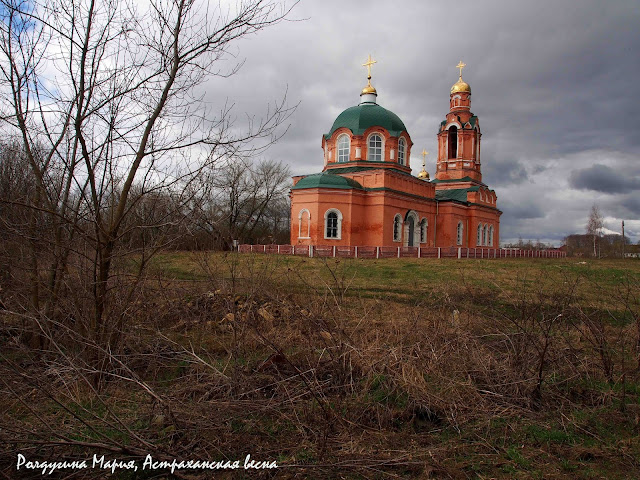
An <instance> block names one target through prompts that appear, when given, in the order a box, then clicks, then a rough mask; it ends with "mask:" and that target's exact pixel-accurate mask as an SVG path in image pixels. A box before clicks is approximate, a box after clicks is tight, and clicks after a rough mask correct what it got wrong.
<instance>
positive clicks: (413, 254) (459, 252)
mask: <svg viewBox="0 0 640 480" xmlns="http://www.w3.org/2000/svg"><path fill="white" fill-rule="evenodd" d="M238 252H240V253H272V254H279V255H298V256H304V257H333V258H487V259H491V258H565V257H566V256H567V253H566V252H563V251H560V250H520V249H514V248H466V247H464V248H463V247H369V246H353V247H352V246H339V245H238Z"/></svg>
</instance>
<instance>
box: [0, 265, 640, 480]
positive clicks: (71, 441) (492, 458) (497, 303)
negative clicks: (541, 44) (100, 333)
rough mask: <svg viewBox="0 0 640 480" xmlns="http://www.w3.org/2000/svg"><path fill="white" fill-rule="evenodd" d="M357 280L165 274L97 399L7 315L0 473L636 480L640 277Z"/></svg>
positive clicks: (379, 271) (525, 272)
mask: <svg viewBox="0 0 640 480" xmlns="http://www.w3.org/2000/svg"><path fill="white" fill-rule="evenodd" d="M368 262H369V263H367V262H366V261H360V262H357V261H335V260H333V259H332V260H328V261H322V260H310V259H299V258H282V257H268V256H266V257H265V256H259V257H252V256H235V255H195V256H189V257H188V262H185V261H184V256H183V254H175V255H171V256H166V257H164V258H161V261H160V262H157V263H156V264H155V266H154V268H153V270H152V272H151V273H152V274H151V275H150V276H149V277H148V278H147V279H146V281H145V282H144V283H143V284H142V288H144V292H143V293H144V294H143V295H139V296H138V297H137V298H138V300H136V304H135V305H132V308H135V309H136V312H137V315H136V322H135V323H134V324H132V325H129V326H128V328H127V330H126V332H123V333H124V334H126V341H125V342H124V346H123V349H122V351H120V352H117V354H115V353H114V352H111V353H112V355H111V357H110V358H111V364H110V365H109V368H108V370H107V374H108V379H109V380H108V381H107V382H106V383H105V384H104V385H103V387H102V388H101V389H95V388H94V387H93V386H92V383H91V381H90V376H91V374H92V371H91V367H90V366H89V365H87V364H86V363H83V360H82V359H83V358H85V356H83V355H79V354H78V350H79V349H80V348H83V349H91V348H97V347H96V346H95V345H91V344H88V343H87V342H86V341H85V340H84V339H82V338H81V337H79V336H78V335H77V332H74V331H73V330H70V329H67V330H65V329H64V327H62V326H60V330H55V329H52V330H51V331H49V333H48V334H49V335H50V337H51V345H52V348H51V349H50V350H48V351H45V352H42V351H39V352H37V351H33V350H31V349H29V348H27V347H25V346H24V345H22V344H20V342H19V335H18V334H19V328H20V326H21V325H22V323H21V321H20V319H19V318H18V316H17V315H15V314H12V313H6V312H5V314H3V315H2V321H3V323H2V329H1V333H2V337H1V341H2V352H3V353H2V364H1V367H0V368H2V372H1V373H2V377H1V378H2V383H1V384H0V388H1V390H2V393H3V397H4V398H6V399H7V401H6V402H4V404H3V405H2V407H1V408H2V410H1V412H2V414H1V415H0V427H1V430H0V441H1V442H2V444H3V445H4V448H3V449H2V451H1V453H0V455H1V456H0V460H1V461H2V462H3V463H4V465H6V466H5V467H3V469H2V472H4V474H5V476H7V478H15V475H16V472H15V458H16V454H17V452H23V453H25V454H27V453H29V454H30V455H32V456H34V457H39V458H41V459H46V458H63V457H64V458H78V457H80V458H85V457H87V456H90V455H92V454H93V453H99V454H101V455H102V454H105V455H111V456H116V457H118V458H137V459H139V458H140V457H141V456H142V457H144V455H146V454H147V453H151V454H152V455H153V456H154V457H156V458H181V459H189V458H205V459H206V458H208V459H223V458H230V459H237V458H244V456H245V455H246V454H247V453H251V454H252V456H253V457H254V458H258V459H269V460H277V462H278V464H279V465H280V468H279V469H278V470H277V472H276V473H277V477H278V478H372V479H373V478H455V479H457V478H461V479H462V478H567V479H569V478H571V479H573V478H620V479H622V478H635V477H636V476H638V475H637V474H638V472H640V464H639V461H638V458H639V457H638V455H639V454H640V443H639V441H638V433H639V432H638V428H639V421H640V420H639V416H638V415H639V414H640V408H638V406H639V405H640V378H639V376H638V370H637V357H636V355H637V350H636V349H637V347H638V345H637V339H638V336H637V335H638V332H637V328H638V325H637V323H636V322H638V314H639V312H640V310H639V309H638V302H639V301H640V283H639V280H638V279H639V276H638V273H639V272H640V268H638V266H637V265H635V264H630V265H631V267H627V264H622V263H616V262H612V263H611V262H610V263H605V262H602V263H593V264H590V265H586V266H585V265H578V264H575V262H574V263H571V262H569V261H564V262H550V261H537V262H538V263H536V262H533V261H529V262H515V261H512V262H494V261H489V262H471V261H466V262H456V261H449V262H437V261H426V262H425V261H422V262H416V261H413V260H405V261H396V262H394V261H382V262H372V261H368ZM79 346H81V347H79ZM81 473H82V475H79V476H77V477H73V478H82V477H83V476H84V477H90V476H93V477H95V478H104V473H103V472H96V471H89V470H86V471H83V472H81ZM178 474H179V475H180V476H181V477H183V478H210V474H206V473H198V472H188V471H182V472H179V473H178ZM271 476H273V473H265V472H261V473H256V474H252V475H251V478H254V477H258V478H262V477H264V478H267V477H271ZM236 477H237V478H244V477H242V475H238V474H237V473H236V472H224V473H222V474H216V478H236ZM24 478H27V477H24ZM34 478H37V477H34ZM70 478H71V477H70ZM113 478H138V477H131V476H129V477H128V476H126V474H121V475H120V477H118V476H115V477H113ZM140 478H143V477H140Z"/></svg>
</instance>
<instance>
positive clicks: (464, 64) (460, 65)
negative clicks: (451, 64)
mask: <svg viewBox="0 0 640 480" xmlns="http://www.w3.org/2000/svg"><path fill="white" fill-rule="evenodd" d="M466 66H467V64H466V63H462V60H460V63H458V65H456V68H459V69H460V78H462V69H463V68H464V67H466Z"/></svg>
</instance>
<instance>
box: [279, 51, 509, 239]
mask: <svg viewBox="0 0 640 480" xmlns="http://www.w3.org/2000/svg"><path fill="white" fill-rule="evenodd" d="M373 63H375V62H374V61H372V60H371V57H369V61H368V62H367V63H365V64H364V65H365V66H367V68H368V69H369V75H368V80H369V81H368V84H367V86H365V87H364V89H363V90H362V92H361V94H360V103H359V104H358V105H356V106H353V107H350V108H347V109H346V110H344V111H343V112H342V113H341V114H340V115H338V117H337V118H336V120H335V121H334V122H333V125H332V126H331V128H330V130H329V131H328V133H326V134H325V135H323V136H322V149H323V152H324V168H323V170H322V172H321V173H315V174H311V175H302V176H296V177H294V178H293V182H294V185H293V188H292V189H291V244H292V245H336V246H353V245H370V246H405V247H418V246H423V247H455V246H459V247H498V246H499V244H500V243H499V239H500V215H502V212H501V211H500V210H499V209H498V207H497V195H496V193H495V191H494V190H492V189H490V188H489V187H488V186H487V185H486V184H485V183H483V182H482V173H481V163H480V138H481V133H480V122H479V120H478V117H477V116H476V115H474V114H473V113H471V110H470V108H471V87H470V86H469V84H468V83H466V82H465V81H463V80H462V68H463V67H464V66H465V65H464V64H463V63H462V62H460V64H458V68H460V76H459V79H458V81H457V82H456V83H455V84H454V85H453V86H452V87H451V91H450V95H449V98H450V100H449V112H448V113H447V114H446V117H445V119H444V120H443V121H442V122H441V124H440V125H439V128H438V133H437V138H438V156H437V163H436V173H435V178H434V179H433V180H430V178H429V174H428V173H427V171H426V170H425V156H426V154H427V152H425V151H424V150H423V152H422V154H423V168H422V171H421V172H420V173H418V175H417V176H413V175H412V174H411V167H410V162H409V159H410V156H411V148H412V146H413V142H412V140H411V136H410V135H409V132H408V130H407V128H406V126H405V124H404V123H403V122H402V120H401V119H400V117H398V116H397V115H396V114H395V113H393V112H391V111H389V110H387V109H385V108H383V107H382V106H380V105H379V104H378V103H377V96H378V94H377V91H376V89H375V88H374V87H373V86H372V85H371V70H370V67H371V65H372V64H373Z"/></svg>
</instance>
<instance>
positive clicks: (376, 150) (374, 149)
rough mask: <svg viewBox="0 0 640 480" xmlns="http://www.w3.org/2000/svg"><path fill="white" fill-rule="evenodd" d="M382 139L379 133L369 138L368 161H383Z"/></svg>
mask: <svg viewBox="0 0 640 480" xmlns="http://www.w3.org/2000/svg"><path fill="white" fill-rule="evenodd" d="M382 147H383V144H382V137H381V136H380V135H378V134H377V133H374V134H373V135H371V136H369V139H368V140H367V160H369V161H371V162H381V161H382Z"/></svg>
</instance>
